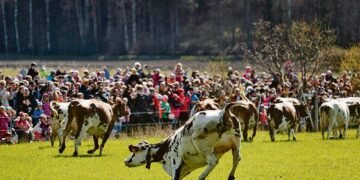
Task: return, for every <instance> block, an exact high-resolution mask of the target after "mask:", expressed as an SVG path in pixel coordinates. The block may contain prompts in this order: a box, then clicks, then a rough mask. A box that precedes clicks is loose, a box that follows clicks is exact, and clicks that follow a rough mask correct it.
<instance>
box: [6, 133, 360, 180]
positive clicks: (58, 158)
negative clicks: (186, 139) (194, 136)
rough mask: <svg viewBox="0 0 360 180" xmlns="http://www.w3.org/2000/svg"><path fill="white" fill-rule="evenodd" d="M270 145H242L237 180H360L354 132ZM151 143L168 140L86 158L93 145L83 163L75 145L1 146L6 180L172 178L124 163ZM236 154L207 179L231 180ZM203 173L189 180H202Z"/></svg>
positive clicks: (262, 138) (264, 138) (155, 167)
mask: <svg viewBox="0 0 360 180" xmlns="http://www.w3.org/2000/svg"><path fill="white" fill-rule="evenodd" d="M276 138H277V141H276V142H274V143H273V142H270V138H269V136H268V133H267V132H265V131H263V132H259V133H258V135H257V137H256V138H255V140H254V142H251V143H242V144H241V154H242V160H241V161H240V164H239V166H238V169H237V172H236V175H235V177H236V178H237V179H360V171H359V167H360V161H359V159H360V139H355V130H350V131H348V133H347V139H345V140H322V139H321V135H320V133H301V134H299V135H298V141H296V142H293V141H291V142H288V141H287V136H286V135H277V136H276ZM141 139H146V140H148V141H150V142H152V143H155V142H158V141H160V140H162V139H163V138H150V137H149V138H146V137H145V138H122V139H119V140H115V139H112V140H109V141H108V143H107V144H106V146H105V149H104V151H103V154H104V155H103V156H101V157H99V156H97V155H87V154H86V151H87V150H88V149H90V148H92V141H85V142H83V143H82V146H80V148H79V149H80V152H79V154H80V157H72V153H73V150H74V149H73V142H72V141H68V143H67V148H66V150H65V152H64V153H63V154H59V153H58V148H57V147H50V143H49V142H33V143H30V144H28V143H23V144H16V145H1V146H0V168H1V170H0V177H1V179H38V178H40V179H124V180H128V179H132V180H138V179H153V180H155V179H156V180H160V179H161V180H162V179H170V177H169V176H168V175H167V174H166V173H165V171H164V170H163V169H162V167H161V165H160V164H158V163H153V164H152V167H151V169H150V170H148V169H146V168H145V167H144V166H142V167H137V168H128V167H125V166H124V163H123V161H124V159H125V158H126V157H127V156H128V155H129V154H130V153H129V152H128V149H127V146H128V145H129V144H131V143H133V144H135V143H138V142H139V141H140V140H141ZM231 164H232V160H231V153H227V154H225V155H224V157H223V158H222V159H221V160H220V162H219V165H218V166H217V167H216V168H215V169H214V171H213V172H212V173H211V174H210V176H209V177H208V179H227V176H228V173H229V171H230V169H231ZM203 170H204V168H202V169H198V170H196V171H194V172H193V173H191V174H190V175H189V176H187V177H186V178H185V179H197V178H198V176H199V175H200V174H201V172H202V171H203Z"/></svg>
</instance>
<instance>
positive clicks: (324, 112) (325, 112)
mask: <svg viewBox="0 0 360 180" xmlns="http://www.w3.org/2000/svg"><path fill="white" fill-rule="evenodd" d="M330 111H331V108H330V107H329V106H320V130H321V134H322V136H323V138H324V131H325V129H326V128H328V127H329V114H330Z"/></svg>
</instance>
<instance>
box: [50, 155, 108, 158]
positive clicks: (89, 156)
mask: <svg viewBox="0 0 360 180" xmlns="http://www.w3.org/2000/svg"><path fill="white" fill-rule="evenodd" d="M106 156H108V155H101V156H99V155H98V154H80V155H79V156H77V157H75V156H73V155H70V154H69V155H63V154H57V155H54V156H53V157H55V158H101V157H106Z"/></svg>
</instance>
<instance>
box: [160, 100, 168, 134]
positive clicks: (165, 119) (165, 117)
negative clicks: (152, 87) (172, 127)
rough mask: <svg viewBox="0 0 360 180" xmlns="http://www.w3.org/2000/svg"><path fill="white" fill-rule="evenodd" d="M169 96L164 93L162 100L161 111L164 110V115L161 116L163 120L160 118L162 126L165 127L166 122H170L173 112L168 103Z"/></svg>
mask: <svg viewBox="0 0 360 180" xmlns="http://www.w3.org/2000/svg"><path fill="white" fill-rule="evenodd" d="M168 99H169V98H168V96H167V95H163V96H162V101H161V105H160V108H161V111H162V116H161V120H160V124H162V128H164V125H163V124H164V123H168V122H169V114H170V113H171V108H170V104H169V103H168Z"/></svg>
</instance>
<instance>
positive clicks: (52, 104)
mask: <svg viewBox="0 0 360 180" xmlns="http://www.w3.org/2000/svg"><path fill="white" fill-rule="evenodd" d="M55 108H56V109H55ZM57 108H58V103H57V102H56V101H51V102H50V109H51V113H52V116H53V117H59V113H58V110H57Z"/></svg>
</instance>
